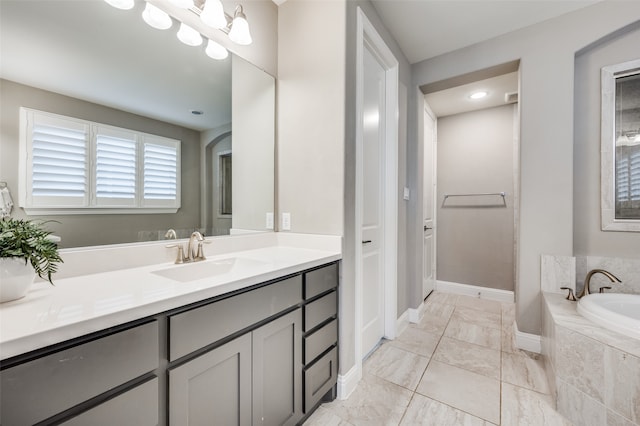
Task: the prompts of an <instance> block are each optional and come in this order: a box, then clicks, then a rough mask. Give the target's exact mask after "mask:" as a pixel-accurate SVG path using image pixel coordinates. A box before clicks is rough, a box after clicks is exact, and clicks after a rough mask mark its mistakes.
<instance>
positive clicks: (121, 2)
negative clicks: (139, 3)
mask: <svg viewBox="0 0 640 426" xmlns="http://www.w3.org/2000/svg"><path fill="white" fill-rule="evenodd" d="M104 1H106V2H107V3H109V4H110V5H111V6H113V7H115V8H117V9H122V10H129V9H131V8H133V6H134V0H104Z"/></svg>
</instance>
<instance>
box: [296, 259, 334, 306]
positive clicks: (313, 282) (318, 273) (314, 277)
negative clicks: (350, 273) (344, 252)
mask: <svg viewBox="0 0 640 426" xmlns="http://www.w3.org/2000/svg"><path fill="white" fill-rule="evenodd" d="M337 286H338V264H337V263H334V264H333V265H329V266H325V267H324V268H320V269H316V270H314V271H311V272H307V273H306V274H304V298H305V300H306V299H311V298H312V297H314V296H317V295H319V294H321V293H324V292H325V291H327V290H331V289H332V288H336V287H337Z"/></svg>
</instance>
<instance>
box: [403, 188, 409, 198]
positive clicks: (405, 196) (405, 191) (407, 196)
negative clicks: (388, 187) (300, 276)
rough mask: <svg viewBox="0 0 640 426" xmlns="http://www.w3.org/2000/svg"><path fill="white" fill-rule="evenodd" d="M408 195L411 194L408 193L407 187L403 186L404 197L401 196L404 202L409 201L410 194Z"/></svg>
mask: <svg viewBox="0 0 640 426" xmlns="http://www.w3.org/2000/svg"><path fill="white" fill-rule="evenodd" d="M410 193H411V192H410V191H409V188H407V187H406V186H405V187H404V196H403V198H404V199H405V200H407V201H409V194H410Z"/></svg>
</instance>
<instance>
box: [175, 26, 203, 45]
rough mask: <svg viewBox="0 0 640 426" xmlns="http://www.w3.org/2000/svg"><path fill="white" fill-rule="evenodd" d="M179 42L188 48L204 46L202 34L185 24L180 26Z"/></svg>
mask: <svg viewBox="0 0 640 426" xmlns="http://www.w3.org/2000/svg"><path fill="white" fill-rule="evenodd" d="M178 40H180V41H181V42H183V43H184V44H186V45H187V46H200V45H201V44H202V36H201V35H200V33H199V32H197V31H196V30H194V29H193V28H191V27H190V26H188V25H186V24H184V23H183V24H180V29H179V30H178Z"/></svg>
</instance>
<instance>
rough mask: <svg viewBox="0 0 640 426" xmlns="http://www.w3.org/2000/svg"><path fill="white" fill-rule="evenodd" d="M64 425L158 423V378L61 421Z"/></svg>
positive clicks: (152, 425)
mask: <svg viewBox="0 0 640 426" xmlns="http://www.w3.org/2000/svg"><path fill="white" fill-rule="evenodd" d="M62 424H63V425H64V426H85V425H91V426H102V425H104V426H111V425H136V426H154V425H157V424H158V379H157V378H155V379H153V380H150V381H148V382H145V383H143V384H141V385H139V386H136V387H135V388H133V389H131V390H128V391H126V392H124V393H122V394H120V395H118V396H116V397H115V398H112V399H110V400H108V401H106V402H103V403H102V404H100V405H98V406H96V407H94V408H92V409H90V410H87V411H85V412H84V413H82V414H80V415H79V416H76V417H74V418H72V419H71V420H69V421H67V422H64V423H62Z"/></svg>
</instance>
